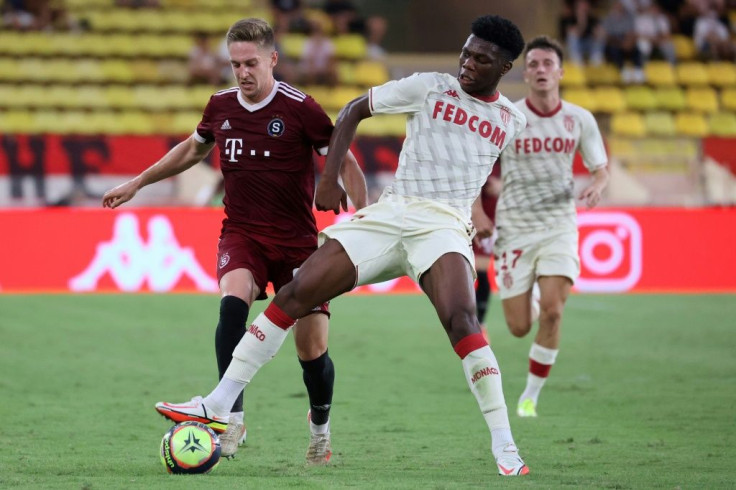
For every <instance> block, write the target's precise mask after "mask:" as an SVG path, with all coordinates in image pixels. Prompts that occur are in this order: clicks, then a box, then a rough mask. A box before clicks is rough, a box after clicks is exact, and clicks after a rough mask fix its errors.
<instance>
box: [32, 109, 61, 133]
mask: <svg viewBox="0 0 736 490" xmlns="http://www.w3.org/2000/svg"><path fill="white" fill-rule="evenodd" d="M62 114H63V111H58V110H55V109H39V110H37V111H35V112H33V129H34V133H59V134H68V133H70V128H69V127H68V126H66V125H64V124H63V123H62V121H61V115H62Z"/></svg>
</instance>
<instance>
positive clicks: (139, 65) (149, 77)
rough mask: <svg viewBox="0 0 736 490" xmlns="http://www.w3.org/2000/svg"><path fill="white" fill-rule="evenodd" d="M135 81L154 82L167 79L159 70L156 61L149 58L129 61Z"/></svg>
mask: <svg viewBox="0 0 736 490" xmlns="http://www.w3.org/2000/svg"><path fill="white" fill-rule="evenodd" d="M130 69H131V71H132V73H133V80H134V82H135V83H156V82H165V81H168V80H167V79H166V77H165V76H164V74H162V73H161V72H160V71H159V68H158V63H157V62H156V61H154V60H151V59H139V60H133V61H132V62H131V63H130Z"/></svg>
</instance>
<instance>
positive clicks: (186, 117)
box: [170, 111, 202, 135]
mask: <svg viewBox="0 0 736 490" xmlns="http://www.w3.org/2000/svg"><path fill="white" fill-rule="evenodd" d="M200 119H202V113H201V112H198V111H177V112H175V113H174V115H173V116H172V118H171V128H170V130H171V133H172V134H187V135H188V134H192V133H193V132H194V130H195V129H196V128H197V124H199V121H200Z"/></svg>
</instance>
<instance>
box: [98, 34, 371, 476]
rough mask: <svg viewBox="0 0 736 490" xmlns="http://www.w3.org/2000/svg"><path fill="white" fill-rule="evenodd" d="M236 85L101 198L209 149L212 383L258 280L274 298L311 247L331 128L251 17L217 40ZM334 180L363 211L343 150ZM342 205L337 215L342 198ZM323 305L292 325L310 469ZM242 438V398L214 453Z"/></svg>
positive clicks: (321, 425)
mask: <svg viewBox="0 0 736 490" xmlns="http://www.w3.org/2000/svg"><path fill="white" fill-rule="evenodd" d="M227 44H228V52H229V54H230V63H231V65H232V69H233V73H234V75H235V79H236V80H237V82H238V86H237V87H233V88H231V89H227V90H222V91H220V92H217V93H215V94H214V95H213V96H212V97H211V98H210V101H209V103H208V104H207V107H206V108H205V110H204V114H203V116H202V120H201V121H200V123H199V125H198V126H197V129H196V131H195V132H194V134H192V135H191V136H190V137H189V138H187V139H186V140H185V141H184V142H182V143H180V144H179V145H177V146H176V147H174V148H172V149H171V150H170V151H169V152H168V153H167V154H166V155H164V157H163V158H161V160H159V161H158V162H156V163H155V164H153V165H152V166H151V167H149V168H148V169H146V170H145V171H143V172H142V173H141V174H140V175H138V176H137V177H135V178H134V179H132V180H130V181H128V182H126V183H124V184H121V185H119V186H117V187H115V188H114V189H111V190H109V191H108V192H106V193H105V195H104V196H103V199H102V204H103V206H105V207H110V208H115V207H117V206H119V205H121V204H123V203H124V202H126V201H129V200H130V199H132V198H133V196H134V195H135V194H136V192H137V191H138V190H139V189H141V188H142V187H144V186H146V185H148V184H152V183H154V182H158V181H159V180H162V179H165V178H167V177H171V176H173V175H176V174H178V173H181V172H183V171H184V170H186V169H188V168H190V167H192V166H193V165H195V164H196V163H198V162H200V161H202V159H204V157H206V156H207V154H209V152H210V151H211V150H212V149H213V148H214V146H215V145H217V148H218V150H219V153H220V166H221V169H222V174H223V179H224V184H225V199H224V204H225V219H224V220H223V225H222V231H221V235H220V241H219V245H218V260H217V278H218V280H219V284H220V291H221V295H222V299H221V302H220V321H219V323H218V325H217V331H216V334H215V350H216V353H217V364H218V369H219V372H220V377H222V375H223V374H224V372H225V370H226V369H227V367H228V365H229V364H230V360H231V359H232V356H233V349H234V348H235V346H236V345H237V344H238V342H239V341H240V339H241V337H242V336H243V334H244V333H245V323H246V321H247V317H248V312H249V309H250V306H251V304H252V303H253V301H255V300H256V299H264V298H266V294H265V289H266V285H267V283H268V282H271V283H273V286H274V289H275V290H276V291H278V290H279V289H280V288H281V287H282V286H284V285H285V284H286V283H288V282H289V281H290V280H291V279H292V278H293V275H294V271H295V269H297V268H298V267H299V266H300V265H301V264H302V262H304V260H306V258H307V257H308V256H309V255H310V254H311V253H312V252H313V251H314V250H315V249H316V248H317V226H316V223H315V219H314V215H313V214H312V204H313V200H314V190H315V182H314V180H315V176H314V174H315V168H314V163H313V152H314V151H315V150H316V151H317V152H318V153H320V154H322V155H325V154H326V153H327V146H328V144H329V141H330V136H331V135H332V130H333V128H334V127H333V125H332V122H331V121H330V118H329V117H328V116H327V115H326V114H325V112H324V110H323V109H322V108H321V107H320V106H319V104H318V103H317V102H315V101H314V99H312V98H311V97H310V96H308V95H306V94H304V93H302V92H300V91H299V90H297V89H295V88H293V87H291V86H289V85H287V84H285V83H282V82H278V81H276V80H275V79H274V77H273V69H274V66H276V63H277V61H278V53H277V52H276V51H275V49H274V38H273V31H272V29H271V27H270V26H269V25H268V24H267V23H266V22H264V21H263V20H260V19H244V20H240V21H238V22H236V23H235V24H233V25H232V27H230V29H229V30H228V33H227ZM343 168H344V169H345V171H344V172H343V173H342V178H343V181H344V183H345V185H346V188H347V190H348V193H349V194H350V198H351V200H352V202H353V204H354V205H355V207H357V208H361V207H363V206H365V205H366V195H367V191H366V182H365V176H364V175H363V173H362V171H361V170H360V167H359V166H358V163H357V161H356V160H355V158H354V157H353V155H352V154H350V153H348V155H347V156H346V158H345V160H344V165H343ZM342 205H343V207H344V208H345V209H347V198H346V197H344V199H343V202H342ZM328 315H329V312H328V309H327V304H324V305H322V306H321V307H319V308H315V310H314V314H311V315H309V316H307V317H305V318H303V319H300V320H299V324H300V326H299V328H297V329H295V331H294V339H295V341H296V348H297V354H298V357H299V362H300V363H301V365H302V368H303V374H304V384H305V385H306V387H307V391H308V392H309V402H310V412H309V424H310V429H311V432H312V437H311V440H310V445H309V449H308V451H307V460H308V461H309V462H310V463H314V464H320V463H326V462H327V461H329V458H330V455H331V448H330V433H329V412H330V406H331V404H332V391H333V384H334V375H335V371H334V366H333V364H332V360H331V359H330V357H329V355H328V352H327V318H328ZM244 439H245V425H244V422H243V396H242V392H241V394H240V397H238V400H237V401H236V402H235V404H234V405H233V408H232V410H231V414H230V419H229V423H228V424H227V430H226V431H225V433H224V434H222V435H221V436H220V442H221V445H222V454H223V455H225V456H232V455H233V454H235V452H236V451H237V448H238V445H239V444H240V443H242V441H243V440H244Z"/></svg>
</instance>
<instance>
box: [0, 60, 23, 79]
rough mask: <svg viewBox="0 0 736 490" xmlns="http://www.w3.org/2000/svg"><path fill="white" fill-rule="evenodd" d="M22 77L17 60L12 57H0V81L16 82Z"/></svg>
mask: <svg viewBox="0 0 736 490" xmlns="http://www.w3.org/2000/svg"><path fill="white" fill-rule="evenodd" d="M23 79H24V75H23V74H22V73H21V71H20V67H19V65H18V61H16V60H15V59H13V58H4V57H3V58H0V81H3V82H18V81H21V80H23Z"/></svg>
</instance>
